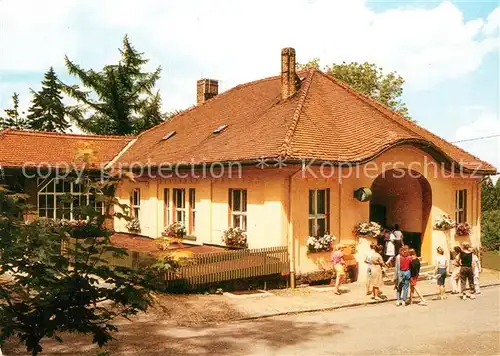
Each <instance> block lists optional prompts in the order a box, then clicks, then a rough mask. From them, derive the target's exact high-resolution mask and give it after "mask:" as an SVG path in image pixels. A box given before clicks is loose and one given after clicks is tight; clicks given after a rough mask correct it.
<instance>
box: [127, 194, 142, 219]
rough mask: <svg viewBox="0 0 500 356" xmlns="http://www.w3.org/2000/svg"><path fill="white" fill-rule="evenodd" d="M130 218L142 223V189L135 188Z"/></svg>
mask: <svg viewBox="0 0 500 356" xmlns="http://www.w3.org/2000/svg"><path fill="white" fill-rule="evenodd" d="M130 217H131V218H133V219H137V220H139V221H141V188H134V190H132V194H131V195H130Z"/></svg>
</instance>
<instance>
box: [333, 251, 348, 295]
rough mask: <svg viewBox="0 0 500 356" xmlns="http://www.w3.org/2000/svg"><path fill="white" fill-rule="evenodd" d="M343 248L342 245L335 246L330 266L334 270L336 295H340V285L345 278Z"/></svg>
mask: <svg viewBox="0 0 500 356" xmlns="http://www.w3.org/2000/svg"><path fill="white" fill-rule="evenodd" d="M343 248H344V246H343V245H337V250H336V251H335V252H334V253H332V264H333V268H334V269H335V294H337V295H340V294H341V292H340V285H341V284H342V281H343V279H344V277H345V268H344V264H345V263H344V258H343V256H344V254H343V252H342V250H343Z"/></svg>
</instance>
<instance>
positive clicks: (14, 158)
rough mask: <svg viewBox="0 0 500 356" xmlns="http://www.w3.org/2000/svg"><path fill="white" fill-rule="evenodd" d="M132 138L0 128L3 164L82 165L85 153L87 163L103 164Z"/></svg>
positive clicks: (15, 165)
mask: <svg viewBox="0 0 500 356" xmlns="http://www.w3.org/2000/svg"><path fill="white" fill-rule="evenodd" d="M133 139H134V137H129V136H87V135H76V134H59V133H48V132H33V131H20V130H12V129H7V130H3V131H0V166H1V167H23V166H38V165H44V166H46V167H55V166H59V167H62V166H64V165H66V164H68V165H71V167H82V165H83V163H84V155H85V154H88V155H87V157H89V160H88V162H89V164H87V167H89V168H100V167H101V165H104V164H106V163H108V162H110V161H111V160H112V159H113V158H114V157H115V156H117V155H118V153H120V151H121V150H122V149H123V148H124V147H125V146H126V145H127V144H128V143H129V142H130V141H131V140H133Z"/></svg>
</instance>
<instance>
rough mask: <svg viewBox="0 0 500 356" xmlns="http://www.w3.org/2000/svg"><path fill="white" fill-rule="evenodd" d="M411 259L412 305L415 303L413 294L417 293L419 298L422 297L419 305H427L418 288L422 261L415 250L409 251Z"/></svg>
mask: <svg viewBox="0 0 500 356" xmlns="http://www.w3.org/2000/svg"><path fill="white" fill-rule="evenodd" d="M408 252H409V254H410V257H411V263H410V304H412V302H413V293H416V294H417V296H419V297H420V303H418V304H419V305H427V303H426V301H425V299H424V296H423V295H422V293H420V290H419V289H418V288H417V281H418V276H419V274H420V260H419V259H418V257H417V254H416V253H415V250H414V249H412V248H411V249H410V250H409V251H408Z"/></svg>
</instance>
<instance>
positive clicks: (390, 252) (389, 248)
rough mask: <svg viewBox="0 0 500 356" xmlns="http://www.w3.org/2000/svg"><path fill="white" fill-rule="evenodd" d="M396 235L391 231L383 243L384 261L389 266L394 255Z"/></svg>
mask: <svg viewBox="0 0 500 356" xmlns="http://www.w3.org/2000/svg"><path fill="white" fill-rule="evenodd" d="M395 239H396V237H395V236H394V234H393V233H392V232H391V233H390V234H389V239H388V240H387V241H386V243H385V254H386V256H387V261H386V262H385V263H386V264H387V265H388V266H391V264H392V262H393V260H394V257H395V256H396V246H395V244H394V240H395Z"/></svg>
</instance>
